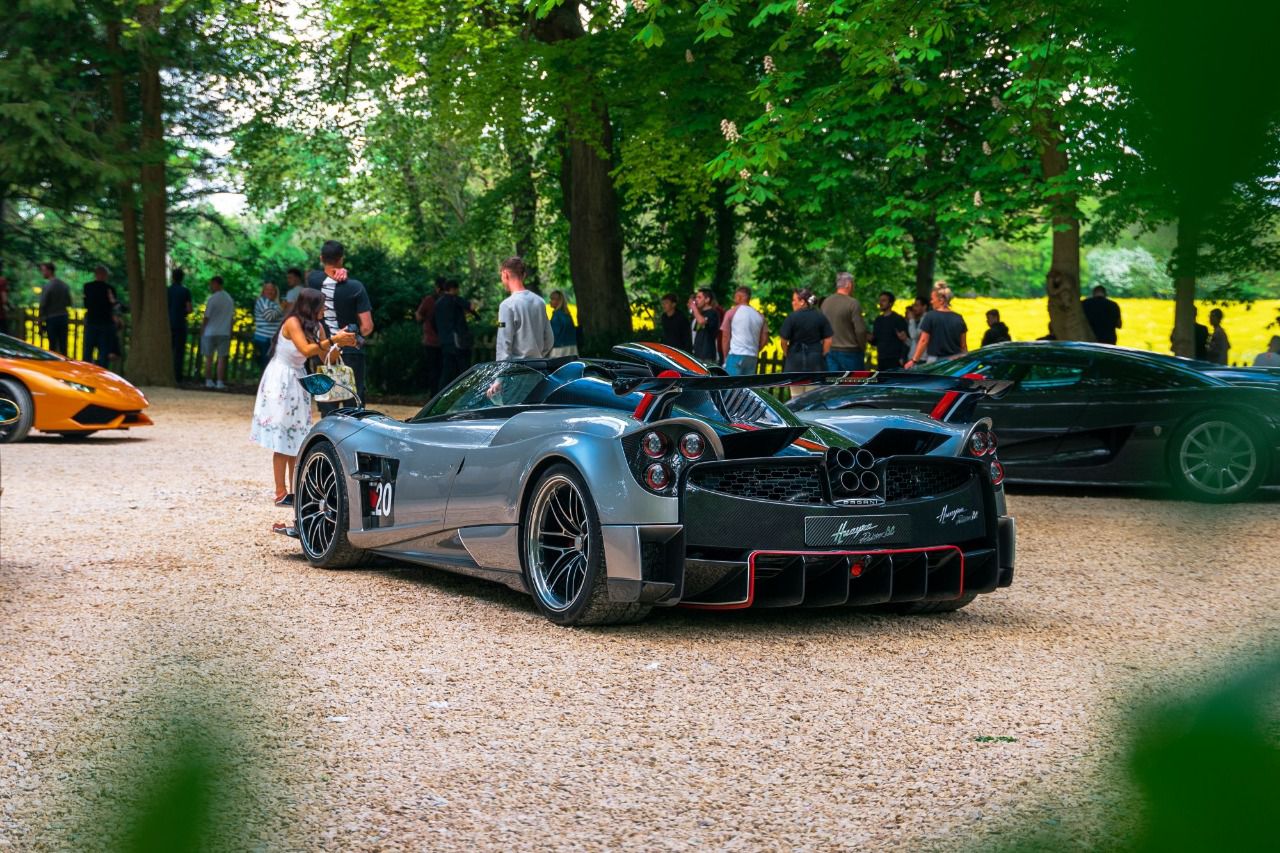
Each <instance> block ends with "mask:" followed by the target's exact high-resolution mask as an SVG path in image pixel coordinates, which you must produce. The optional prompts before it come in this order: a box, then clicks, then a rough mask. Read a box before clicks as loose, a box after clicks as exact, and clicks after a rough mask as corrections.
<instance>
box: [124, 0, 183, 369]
mask: <svg viewBox="0 0 1280 853" xmlns="http://www.w3.org/2000/svg"><path fill="white" fill-rule="evenodd" d="M159 18H160V7H159V6H158V5H155V4H149V5H146V6H141V7H139V9H138V19H139V21H140V22H141V24H142V32H141V34H140V37H141V40H142V41H141V45H142V49H141V60H142V65H141V68H140V70H139V75H138V77H139V93H140V95H141V103H142V144H141V146H140V149H139V153H140V154H141V155H142V181H141V183H142V232H143V243H144V255H143V270H142V298H141V299H139V300H135V302H134V304H133V306H132V311H133V334H132V337H131V340H130V347H129V375H130V377H131V378H132V379H133V380H134V381H135V382H138V383H139V384H143V385H173V356H172V353H171V350H170V340H169V310H168V300H167V298H166V293H165V284H166V281H165V267H166V262H167V249H168V233H167V226H168V223H167V215H168V188H167V186H166V185H165V157H166V156H167V151H166V149H165V136H164V131H165V127H164V88H163V85H164V84H163V82H162V81H161V79H160V72H161V68H160V65H159V61H158V58H157V57H156V56H155V55H154V54H153V53H152V52H151V50H150V49H149V47H148V45H147V40H148V39H151V38H155V37H156V36H157V35H158V33H157V31H158V29H159Z"/></svg>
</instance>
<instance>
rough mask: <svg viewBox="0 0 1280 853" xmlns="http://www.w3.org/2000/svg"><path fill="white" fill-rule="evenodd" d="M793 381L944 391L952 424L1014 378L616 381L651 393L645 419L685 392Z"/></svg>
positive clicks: (662, 413)
mask: <svg viewBox="0 0 1280 853" xmlns="http://www.w3.org/2000/svg"><path fill="white" fill-rule="evenodd" d="M788 385H822V386H829V385H850V386H874V387H876V388H909V389H913V390H917V391H936V392H938V394H939V395H940V396H939V398H938V403H937V405H935V406H934V408H933V410H932V411H931V412H930V417H933V418H934V419H936V420H939V421H945V422H948V423H957V422H964V421H967V420H971V419H972V416H973V412H974V408H975V407H976V406H977V404H978V403H979V402H980V401H982V400H984V399H998V398H1000V397H1002V396H1003V395H1004V394H1005V393H1006V392H1007V391H1008V390H1009V389H1010V388H1011V387H1013V382H1011V381H1009V380H1005V379H987V378H985V377H983V376H980V375H978V374H972V373H971V374H966V375H965V376H938V375H936V374H931V373H912V372H909V371H899V370H895V371H887V370H883V371H878V372H874V373H873V372H866V371H845V372H832V371H813V372H806V373H762V374H756V375H754V376H714V375H696V376H691V375H689V374H683V373H676V372H675V371H664V372H663V373H660V374H658V375H657V376H626V377H619V378H617V379H615V380H614V381H613V390H614V393H616V394H619V395H621V394H630V393H632V392H635V391H639V392H641V393H643V394H644V395H645V397H644V399H643V400H641V402H640V405H639V406H637V407H636V411H635V416H636V417H637V418H639V419H640V420H643V421H645V422H649V421H653V420H659V419H661V418H664V417H666V416H667V414H668V413H669V412H670V410H671V404H672V403H673V402H674V401H675V398H676V397H677V396H679V395H680V394H681V393H683V392H685V391H733V390H738V389H753V390H755V389H762V388H781V387H784V386H788Z"/></svg>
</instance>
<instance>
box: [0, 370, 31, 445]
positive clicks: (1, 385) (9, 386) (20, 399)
mask: <svg viewBox="0 0 1280 853" xmlns="http://www.w3.org/2000/svg"><path fill="white" fill-rule="evenodd" d="M0 397H3V398H4V399H6V400H10V401H12V402H13V404H14V405H15V406H17V407H18V416H17V417H16V418H14V420H13V422H12V423H9V424H6V425H4V426H0V443H6V442H15V441H22V439H24V438H26V437H27V433H29V432H31V424H32V423H33V422H34V421H35V418H36V409H35V405H34V404H33V403H32V402H31V394H30V392H28V391H27V386H25V385H23V384H22V383H21V382H19V381H18V380H16V379H0Z"/></svg>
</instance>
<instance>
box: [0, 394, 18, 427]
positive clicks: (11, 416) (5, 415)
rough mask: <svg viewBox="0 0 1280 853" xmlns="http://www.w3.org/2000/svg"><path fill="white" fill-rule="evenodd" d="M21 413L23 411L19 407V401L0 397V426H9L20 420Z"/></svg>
mask: <svg viewBox="0 0 1280 853" xmlns="http://www.w3.org/2000/svg"><path fill="white" fill-rule="evenodd" d="M21 414H22V411H21V410H20V409H19V408H18V404H17V403H15V402H13V401H12V400H6V399H4V398H3V397H0V426H8V425H9V424H11V423H13V422H14V421H16V420H18V416H19V415H21Z"/></svg>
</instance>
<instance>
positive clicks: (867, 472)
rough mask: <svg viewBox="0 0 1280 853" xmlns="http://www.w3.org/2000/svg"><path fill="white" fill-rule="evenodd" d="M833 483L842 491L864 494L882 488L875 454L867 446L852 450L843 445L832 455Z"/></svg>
mask: <svg viewBox="0 0 1280 853" xmlns="http://www.w3.org/2000/svg"><path fill="white" fill-rule="evenodd" d="M830 463H831V466H832V467H833V468H834V470H833V471H832V478H831V479H832V484H833V485H834V486H835V487H836V488H837V489H838V490H839V491H842V492H846V493H849V494H854V495H864V494H867V493H870V492H874V491H876V490H877V489H879V488H880V478H879V477H878V476H877V475H876V473H875V471H873V470H871V469H872V468H874V467H875V464H876V457H875V454H874V453H872V452H871V451H870V450H867V449H866V448H859V449H857V450H851V449H850V448H848V447H842V448H840V449H839V450H837V451H835V452H834V453H832V454H831V456H830Z"/></svg>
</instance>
